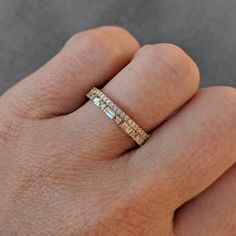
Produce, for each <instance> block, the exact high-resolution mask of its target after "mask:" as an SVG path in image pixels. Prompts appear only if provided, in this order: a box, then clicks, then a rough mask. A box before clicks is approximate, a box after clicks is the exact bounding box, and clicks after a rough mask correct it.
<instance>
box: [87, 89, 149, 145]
mask: <svg viewBox="0 0 236 236" xmlns="http://www.w3.org/2000/svg"><path fill="white" fill-rule="evenodd" d="M87 97H88V98H89V99H91V100H92V101H93V103H94V104H95V105H96V106H98V107H99V108H101V109H102V110H103V111H104V112H105V113H106V115H107V116H108V117H109V118H110V119H112V120H113V121H114V122H115V123H116V124H117V125H119V126H120V127H121V128H122V129H123V130H124V131H125V132H126V133H127V134H128V135H129V136H130V137H131V138H132V139H133V140H134V141H135V142H136V143H137V144H138V145H140V146H141V145H143V144H144V143H145V142H146V141H147V139H148V138H149V137H150V135H149V134H147V133H146V132H145V131H144V130H143V129H142V128H141V127H140V126H139V125H137V124H136V123H135V122H134V121H133V120H132V119H131V118H130V117H129V116H128V115H127V114H126V113H125V112H124V111H122V110H121V109H120V108H119V107H118V106H117V105H116V104H115V103H114V102H113V101H112V100H111V99H110V98H108V97H107V96H106V95H105V94H104V93H103V92H102V91H100V90H99V89H97V88H92V89H91V90H90V91H89V92H88V93H87Z"/></svg>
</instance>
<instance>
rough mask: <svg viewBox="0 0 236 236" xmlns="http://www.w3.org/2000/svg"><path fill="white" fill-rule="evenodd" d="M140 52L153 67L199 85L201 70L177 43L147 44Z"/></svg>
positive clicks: (194, 85) (193, 84) (196, 85)
mask: <svg viewBox="0 0 236 236" xmlns="http://www.w3.org/2000/svg"><path fill="white" fill-rule="evenodd" d="M140 54H141V55H142V57H145V58H146V61H147V60H148V62H149V64H150V65H152V67H153V68H157V69H158V70H159V71H165V74H166V73H167V74H168V75H169V76H173V77H174V78H175V79H181V80H182V81H185V82H186V83H188V84H189V83H192V87H194V88H196V87H198V86H199V80H200V72H199V69H198V67H197V65H196V63H195V62H194V61H193V60H192V59H191V58H190V57H189V56H188V55H187V54H186V53H185V52H184V51H183V50H182V49H181V48H180V47H178V46H177V45H174V44H166V43H162V44H156V45H146V46H144V47H142V48H141V49H140V50H139V53H137V55H140ZM189 77H190V78H191V79H189Z"/></svg>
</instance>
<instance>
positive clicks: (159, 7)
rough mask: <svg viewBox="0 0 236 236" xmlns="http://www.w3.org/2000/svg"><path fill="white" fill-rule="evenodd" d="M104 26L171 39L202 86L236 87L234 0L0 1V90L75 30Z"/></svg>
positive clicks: (150, 39) (147, 39)
mask: <svg viewBox="0 0 236 236" xmlns="http://www.w3.org/2000/svg"><path fill="white" fill-rule="evenodd" d="M104 24H109V25H110V24H115V25H120V26H124V27H126V28H127V29H128V30H130V31H131V32H132V33H133V34H134V35H135V36H136V37H137V38H138V39H139V41H140V42H141V44H146V43H159V42H171V43H175V44H177V45H179V46H181V47H182V48H184V49H185V50H186V51H187V52H188V53H189V54H191V55H192V57H193V58H194V59H195V61H196V62H197V64H198V65H199V67H200V70H201V73H202V82H201V86H209V85H231V86H234V87H235V86H236V66H235V61H236V1H235V0H224V1H223V0H133V1H132V0H84V1H82V0H64V1H63V0H0V93H2V92H3V91H5V90H6V89H7V88H9V87H10V86H11V85H13V84H14V83H16V82H17V81H19V80H20V79H22V78H23V77H24V76H26V75H27V74H29V73H31V72H33V71H34V70H35V69H37V68H38V67H40V66H41V65H42V64H44V63H45V62H46V61H47V60H48V59H49V58H50V57H52V56H53V55H54V54H55V53H56V52H57V51H58V50H59V49H60V48H61V47H62V46H63V44H64V43H65V41H66V39H68V38H69V37H70V36H71V35H73V34H74V33H76V32H78V31H81V30H84V29H86V28H91V27H96V26H100V25H104Z"/></svg>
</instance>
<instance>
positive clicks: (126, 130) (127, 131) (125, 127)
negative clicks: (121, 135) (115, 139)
mask: <svg viewBox="0 0 236 236" xmlns="http://www.w3.org/2000/svg"><path fill="white" fill-rule="evenodd" d="M120 127H121V128H122V129H123V130H124V131H125V132H126V133H128V134H129V133H131V132H132V130H133V129H132V127H130V125H129V124H128V123H126V122H123V123H122V124H121V125H120Z"/></svg>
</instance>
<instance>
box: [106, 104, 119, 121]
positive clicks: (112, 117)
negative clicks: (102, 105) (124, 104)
mask: <svg viewBox="0 0 236 236" xmlns="http://www.w3.org/2000/svg"><path fill="white" fill-rule="evenodd" d="M105 113H106V114H107V115H108V116H109V117H110V118H111V119H114V117H115V116H116V113H115V111H113V110H112V109H111V108H110V107H108V108H107V109H106V110H105Z"/></svg>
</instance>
